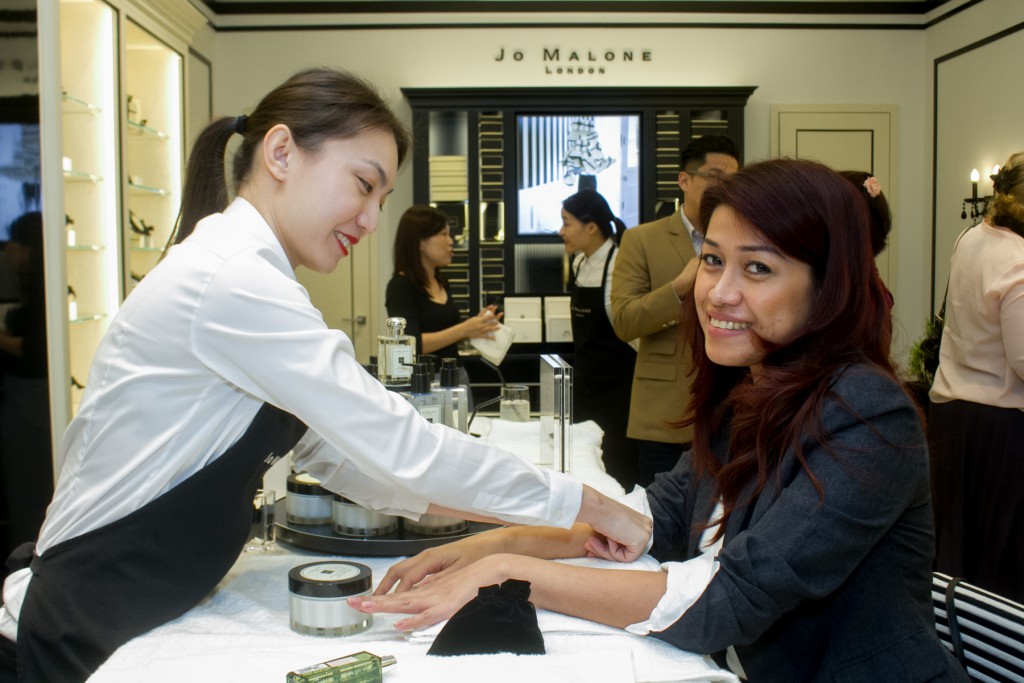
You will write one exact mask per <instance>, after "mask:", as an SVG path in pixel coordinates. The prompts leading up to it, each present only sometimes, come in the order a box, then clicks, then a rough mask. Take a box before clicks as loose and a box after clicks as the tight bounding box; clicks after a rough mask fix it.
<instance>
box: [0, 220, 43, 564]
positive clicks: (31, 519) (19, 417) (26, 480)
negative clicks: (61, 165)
mask: <svg viewBox="0 0 1024 683" xmlns="http://www.w3.org/2000/svg"><path fill="white" fill-rule="evenodd" d="M4 256H5V257H6V259H7V262H8V265H9V266H10V268H11V270H13V271H14V272H15V273H16V274H17V276H18V285H19V287H18V290H19V295H20V301H19V302H18V304H17V305H16V306H15V307H13V308H11V309H9V310H8V311H7V314H6V316H5V317H4V324H3V330H2V331H0V376H2V384H0V475H2V476H0V481H3V484H4V490H3V494H4V508H5V513H6V514H5V515H4V517H5V518H6V519H9V520H10V521H11V526H10V545H11V548H14V547H15V546H17V545H18V544H20V543H24V542H25V541H31V540H34V539H35V537H36V535H37V534H38V533H39V527H40V526H41V525H42V523H43V517H44V516H45V514H46V506H47V504H49V502H50V497H51V496H52V495H53V451H52V446H51V443H50V441H51V439H50V400H49V398H50V390H49V385H48V377H49V375H48V373H47V359H46V303H45V302H44V300H43V293H44V291H43V290H44V286H43V217H42V214H40V213H39V212H32V213H27V214H24V215H23V216H21V217H19V218H17V219H16V220H15V221H14V223H12V224H11V238H10V241H8V242H7V246H6V252H5V254H4ZM3 550H5V551H6V552H10V549H8V548H4V549H3ZM5 554H6V553H5Z"/></svg>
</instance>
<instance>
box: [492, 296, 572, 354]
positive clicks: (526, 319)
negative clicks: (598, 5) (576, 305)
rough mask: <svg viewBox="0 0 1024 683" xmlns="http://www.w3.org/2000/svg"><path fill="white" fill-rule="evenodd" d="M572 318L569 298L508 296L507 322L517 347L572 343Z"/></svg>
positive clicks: (506, 300)
mask: <svg viewBox="0 0 1024 683" xmlns="http://www.w3.org/2000/svg"><path fill="white" fill-rule="evenodd" d="M571 315H572V314H571V312H570V310H569V297H567V296H546V297H543V299H542V298H541V297H539V296H507V297H505V318H504V323H505V324H506V325H508V326H509V327H511V328H512V329H513V330H514V331H515V333H516V337H515V342H513V343H516V344H520V343H524V342H541V341H544V342H571V341H572V318H571ZM542 323H543V324H542Z"/></svg>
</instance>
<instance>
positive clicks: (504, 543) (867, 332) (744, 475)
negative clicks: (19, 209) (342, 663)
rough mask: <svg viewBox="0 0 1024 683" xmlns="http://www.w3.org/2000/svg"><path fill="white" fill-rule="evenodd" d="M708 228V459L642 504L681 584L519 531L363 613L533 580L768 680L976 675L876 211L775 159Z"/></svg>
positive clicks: (426, 568)
mask: <svg viewBox="0 0 1024 683" xmlns="http://www.w3.org/2000/svg"><path fill="white" fill-rule="evenodd" d="M701 214H702V218H703V220H702V223H703V224H704V225H707V226H708V231H707V239H706V240H705V242H704V259H703V261H702V263H701V264H700V268H699V270H698V274H697V281H696V285H695V301H696V309H695V310H692V311H691V312H690V313H689V314H688V316H687V319H685V320H684V321H683V322H682V323H681V324H683V325H685V326H686V328H687V330H688V331H689V333H690V334H691V335H692V337H693V342H694V343H693V345H692V348H693V350H694V358H693V362H694V365H695V367H696V381H695V383H694V399H693V402H692V403H691V409H690V412H689V414H688V415H686V416H685V421H686V422H687V423H691V424H693V426H694V432H695V438H694V442H693V451H692V453H689V454H686V455H684V456H683V457H682V458H681V459H680V462H679V464H678V465H677V466H676V468H675V469H674V470H672V471H671V472H669V473H667V474H663V475H659V476H658V478H657V479H656V480H655V482H654V483H653V484H652V485H651V486H650V487H648V488H647V490H646V491H642V490H639V489H638V490H637V491H635V492H634V494H633V495H632V496H631V498H632V499H633V501H632V502H634V503H635V504H636V506H637V507H638V508H639V509H644V510H646V511H648V514H650V516H651V517H652V521H653V524H654V541H653V545H652V547H651V551H650V552H651V554H652V555H654V557H655V558H657V559H659V560H661V561H662V563H663V564H662V566H661V571H636V570H634V571H614V570H605V569H595V568H591V567H580V566H573V565H567V564H556V563H551V562H546V561H544V560H543V559H540V558H564V557H583V556H586V555H588V554H590V555H596V556H599V557H603V558H606V559H607V558H608V557H609V554H608V550H609V548H612V547H614V544H607V543H606V542H605V540H604V539H603V538H602V537H601V536H600V534H595V533H594V531H593V530H592V529H589V528H587V527H586V526H585V525H577V526H576V527H575V528H574V529H573V530H571V531H562V530H534V529H527V528H506V529H499V530H495V531H492V532H487V533H484V534H480V535H478V536H475V537H473V538H470V539H466V540H464V541H459V542H457V543H455V544H451V545H447V546H444V547H441V548H434V549H432V550H430V551H427V552H425V553H423V554H422V555H420V556H418V557H415V558H412V559H410V560H407V561H405V562H403V563H400V564H398V565H396V566H395V567H394V568H392V570H391V571H389V572H388V575H387V576H385V577H384V580H383V581H382V582H381V584H380V586H379V587H378V589H377V592H378V593H380V594H379V595H376V596H374V597H373V598H369V599H367V598H358V599H352V600H350V604H354V605H355V606H357V607H358V608H360V609H363V610H364V611H368V612H389V611H397V612H409V613H414V614H415V616H412V617H409V618H407V619H404V620H403V621H401V622H399V623H398V624H396V625H397V626H399V627H400V628H410V629H411V628H418V627H420V626H423V625H425V624H428V623H430V622H432V621H437V620H438V619H442V618H444V617H446V616H448V615H449V614H451V613H452V612H454V611H455V610H456V609H458V608H459V607H461V605H462V604H464V603H465V602H466V601H467V600H468V599H470V598H472V597H473V595H475V593H476V590H477V587H479V586H487V585H490V584H494V583H502V582H504V581H505V580H507V579H510V578H514V579H520V580H526V581H529V582H530V583H531V591H532V593H531V601H532V602H534V604H536V605H537V606H538V607H544V608H547V609H552V610H557V611H560V612H564V613H567V614H571V615H574V616H580V617H585V618H588V619H592V620H595V621H600V622H602V623H605V624H610V625H615V626H620V627H624V628H627V629H628V630H629V631H631V632H633V633H637V634H644V635H650V636H651V637H654V638H659V639H661V640H665V641H667V642H669V643H671V644H673V645H676V646H678V647H680V648H682V649H684V650H689V651H691V652H700V653H706V654H718V655H723V657H722V659H723V661H725V662H727V663H728V665H729V667H730V668H731V669H732V670H733V671H734V672H736V673H738V674H743V675H744V677H745V678H746V679H747V680H752V681H810V680H814V681H819V680H850V681H876V680H886V681H908V682H910V681H965V680H967V678H966V674H964V672H963V671H962V670H961V669H960V668H959V666H958V664H957V663H956V661H955V660H954V659H953V658H952V655H951V654H950V653H949V651H948V650H946V649H945V648H944V647H943V646H942V644H941V643H940V642H939V639H938V637H937V635H936V631H935V625H934V616H933V614H932V602H931V596H930V590H931V564H932V557H933V549H934V548H933V534H932V528H931V527H932V519H931V508H930V505H929V480H928V455H927V449H926V448H925V445H924V434H923V430H922V425H921V418H920V415H919V413H918V410H917V408H916V404H915V403H914V402H913V400H912V399H911V398H910V396H909V395H908V394H907V393H906V392H905V391H904V390H903V388H902V386H901V385H900V383H899V381H898V380H897V379H896V376H895V373H894V370H893V366H892V364H891V363H890V360H889V357H888V349H889V334H890V322H889V317H888V314H887V304H886V300H885V296H884V291H883V287H882V284H881V281H880V280H879V278H878V275H877V273H876V272H875V270H874V268H873V264H872V254H871V250H870V246H869V241H868V239H867V237H866V236H867V230H868V217H867V211H866V207H865V205H864V202H863V201H862V200H861V199H860V197H858V196H857V194H856V189H855V188H854V187H853V186H852V185H850V184H849V183H848V182H847V181H846V180H844V179H843V178H842V177H840V176H838V175H837V174H835V173H833V172H832V171H830V170H829V169H827V168H826V167H824V166H822V165H820V164H815V163H812V162H805V161H793V160H775V161H766V162H761V163H758V164H753V165H751V166H748V167H747V168H745V169H743V170H741V171H738V172H737V173H736V174H734V175H732V176H730V177H729V178H726V179H724V180H722V182H721V183H720V184H719V185H717V186H715V187H711V188H709V189H708V190H707V191H706V192H705V194H704V199H703V202H702V205H701ZM680 417H683V416H680ZM680 560H682V561H680ZM428 574H434V575H435V576H434V579H433V580H432V581H430V582H429V584H424V585H420V586H419V587H418V588H417V589H416V590H410V588H411V587H412V586H414V585H416V584H417V583H418V582H419V581H420V580H421V579H423V578H424V577H425V576H426V575H428ZM395 586H397V589H396V594H394V595H387V594H384V593H386V591H388V590H390V589H391V588H392V587H395Z"/></svg>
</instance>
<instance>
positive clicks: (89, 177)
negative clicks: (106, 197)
mask: <svg viewBox="0 0 1024 683" xmlns="http://www.w3.org/2000/svg"><path fill="white" fill-rule="evenodd" d="M64 180H70V181H72V182H76V183H101V182H103V178H101V177H100V176H98V175H96V174H95V173H86V172H85V171H64Z"/></svg>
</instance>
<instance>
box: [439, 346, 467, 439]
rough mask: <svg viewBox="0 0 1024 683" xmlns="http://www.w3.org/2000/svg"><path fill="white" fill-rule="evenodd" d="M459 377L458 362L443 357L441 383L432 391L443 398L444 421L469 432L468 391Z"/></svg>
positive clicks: (454, 427) (464, 431)
mask: <svg viewBox="0 0 1024 683" xmlns="http://www.w3.org/2000/svg"><path fill="white" fill-rule="evenodd" d="M459 379H460V376H459V362H458V361H457V360H455V359H454V358H445V359H443V360H442V361H441V385H440V386H439V387H437V388H435V389H434V393H436V394H438V395H439V396H441V397H442V398H443V399H444V423H445V424H446V425H448V426H449V427H451V428H452V429H458V430H459V431H460V432H462V433H463V434H465V433H468V432H469V426H468V420H469V392H468V391H467V390H466V387H464V386H462V384H460V383H459Z"/></svg>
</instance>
